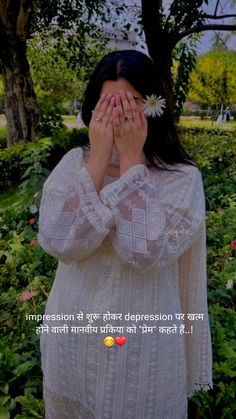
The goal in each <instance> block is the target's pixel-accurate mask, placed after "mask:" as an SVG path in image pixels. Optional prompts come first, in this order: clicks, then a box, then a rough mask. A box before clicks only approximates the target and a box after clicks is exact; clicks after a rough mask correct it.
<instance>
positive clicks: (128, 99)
mask: <svg viewBox="0 0 236 419" xmlns="http://www.w3.org/2000/svg"><path fill="white" fill-rule="evenodd" d="M112 119H113V131H114V144H115V147H116V150H117V152H118V154H119V159H120V162H121V161H122V160H124V159H125V160H126V161H127V160H129V159H131V160H133V161H134V160H135V159H136V160H137V159H140V157H141V154H142V150H143V146H144V143H145V141H146V138H147V120H146V117H145V115H144V112H143V111H142V110H140V109H139V108H138V106H137V104H136V102H135V100H134V97H133V95H132V93H130V92H127V93H125V92H123V91H121V92H120V94H116V95H115V107H114V109H113V113H112Z"/></svg>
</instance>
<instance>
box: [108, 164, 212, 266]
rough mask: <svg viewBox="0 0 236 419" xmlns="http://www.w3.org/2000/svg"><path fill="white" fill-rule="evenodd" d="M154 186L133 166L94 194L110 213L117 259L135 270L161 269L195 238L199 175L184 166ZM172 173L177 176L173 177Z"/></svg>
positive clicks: (200, 222)
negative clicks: (96, 194) (114, 226)
mask: <svg viewBox="0 0 236 419" xmlns="http://www.w3.org/2000/svg"><path fill="white" fill-rule="evenodd" d="M184 167H185V169H184V172H181V173H180V172H176V171H175V172H172V173H171V175H172V176H169V181H168V182H167V183H166V184H165V183H164V185H162V184H161V185H160V186H158V184H155V182H154V181H153V178H152V177H151V174H150V172H149V170H148V169H147V168H146V167H145V166H144V165H143V164H138V165H135V166H133V167H132V168H130V169H129V170H127V171H126V172H125V173H124V174H123V176H121V177H120V178H119V179H118V180H116V181H115V182H113V183H110V184H109V185H106V186H105V187H104V188H103V189H102V190H101V191H100V197H101V200H102V202H103V203H104V205H106V206H108V207H109V208H111V209H112V211H113V214H114V217H115V222H116V231H115V229H113V230H112V231H111V232H110V236H111V240H112V243H113V247H114V249H115V250H116V252H117V253H118V254H119V256H120V257H121V258H122V259H123V261H124V262H125V263H127V264H129V265H130V266H132V267H134V268H137V269H139V270H146V269H147V268H149V267H151V266H153V265H156V266H160V267H162V266H166V265H168V264H170V263H172V262H173V260H175V259H177V258H179V257H180V256H181V255H182V254H183V253H184V252H185V251H186V249H187V248H188V247H190V246H191V245H192V243H193V242H194V241H195V240H196V239H197V238H198V237H199V236H200V235H201V233H202V229H203V227H204V223H205V197H204V191H203V184H202V178H201V173H200V171H199V170H198V169H197V168H196V167H195V166H187V165H184ZM176 173H177V174H176Z"/></svg>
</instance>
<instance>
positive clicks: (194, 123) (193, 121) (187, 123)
mask: <svg viewBox="0 0 236 419" xmlns="http://www.w3.org/2000/svg"><path fill="white" fill-rule="evenodd" d="M62 117H63V121H64V123H65V125H68V127H70V128H71V127H76V116H75V115H63V116H62ZM5 123H6V119H5V117H4V116H3V115H0V134H1V131H2V130H3V129H4V127H2V126H1V125H4V124H5ZM180 125H182V126H184V127H205V128H217V125H216V121H213V122H212V121H211V120H210V119H204V120H203V121H202V120H201V119H200V118H199V117H192V116H181V118H180ZM221 129H230V130H231V129H232V130H234V129H236V121H233V120H231V121H230V122H224V123H223V124H222V126H221Z"/></svg>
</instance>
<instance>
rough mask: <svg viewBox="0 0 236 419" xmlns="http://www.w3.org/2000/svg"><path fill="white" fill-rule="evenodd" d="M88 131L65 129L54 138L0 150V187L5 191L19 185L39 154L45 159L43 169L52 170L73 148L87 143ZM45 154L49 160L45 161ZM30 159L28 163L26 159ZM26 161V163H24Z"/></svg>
mask: <svg viewBox="0 0 236 419" xmlns="http://www.w3.org/2000/svg"><path fill="white" fill-rule="evenodd" d="M87 135H88V134H87V129H86V128H81V129H73V130H69V129H67V128H66V127H63V128H62V129H60V130H59V131H57V132H56V131H55V132H54V134H53V136H52V138H51V139H50V138H44V139H40V140H38V141H37V142H35V143H28V144H22V145H18V144H17V145H15V146H13V147H11V148H9V149H4V150H0V186H1V188H3V189H6V188H8V187H11V186H13V185H18V184H19V183H20V179H21V176H22V175H23V173H24V172H25V170H26V169H27V165H28V166H30V165H31V159H30V156H32V153H33V154H35V153H36V154H38V155H39V157H40V156H41V160H40V158H39V161H42V159H44V163H43V167H44V168H45V169H49V170H52V169H53V168H54V167H55V166H56V164H57V163H58V162H59V161H60V159H61V158H62V157H63V155H64V154H65V153H66V152H67V151H69V150H70V149H71V148H73V147H76V146H78V145H82V144H84V143H85V141H86V139H87ZM45 153H46V154H47V159H45ZM27 157H29V160H28V163H27V161H26V160H25V158H27ZM23 161H24V163H22V162H23Z"/></svg>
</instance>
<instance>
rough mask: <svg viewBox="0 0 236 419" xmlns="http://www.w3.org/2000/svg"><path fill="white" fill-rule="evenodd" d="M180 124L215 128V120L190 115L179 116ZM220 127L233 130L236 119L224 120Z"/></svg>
mask: <svg viewBox="0 0 236 419" xmlns="http://www.w3.org/2000/svg"><path fill="white" fill-rule="evenodd" d="M180 125H181V126H184V127H187V128H190V127H194V128H195V127H203V128H209V129H210V128H217V125H216V121H211V120H210V119H203V120H201V119H200V118H198V117H192V116H181V118H180ZM220 128H221V129H230V130H234V129H236V121H233V120H231V121H229V122H224V123H223V124H222V125H221V127H220Z"/></svg>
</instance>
